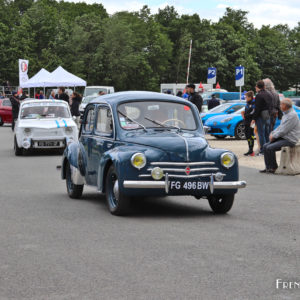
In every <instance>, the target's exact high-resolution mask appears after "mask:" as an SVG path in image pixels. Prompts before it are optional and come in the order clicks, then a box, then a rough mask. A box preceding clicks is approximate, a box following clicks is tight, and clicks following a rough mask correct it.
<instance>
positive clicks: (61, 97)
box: [55, 87, 69, 103]
mask: <svg viewBox="0 0 300 300" xmlns="http://www.w3.org/2000/svg"><path fill="white" fill-rule="evenodd" d="M55 99H58V100H63V101H66V102H68V103H69V96H68V95H67V94H66V93H65V88H64V87H60V88H59V89H58V94H56V95H55Z"/></svg>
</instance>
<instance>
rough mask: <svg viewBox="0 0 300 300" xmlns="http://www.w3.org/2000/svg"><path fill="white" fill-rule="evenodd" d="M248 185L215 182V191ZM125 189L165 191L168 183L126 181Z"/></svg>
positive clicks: (237, 182) (243, 182)
mask: <svg viewBox="0 0 300 300" xmlns="http://www.w3.org/2000/svg"><path fill="white" fill-rule="evenodd" d="M246 185H247V183H246V181H224V182H214V183H213V188H214V189H241V188H245V187H246ZM123 186H124V188H127V189H134V188H139V189H165V188H166V181H142V180H141V181H139V180H124V182H123Z"/></svg>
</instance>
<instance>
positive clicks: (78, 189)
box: [66, 161, 83, 199]
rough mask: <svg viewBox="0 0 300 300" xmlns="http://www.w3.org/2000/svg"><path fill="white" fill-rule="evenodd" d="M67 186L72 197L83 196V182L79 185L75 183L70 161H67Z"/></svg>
mask: <svg viewBox="0 0 300 300" xmlns="http://www.w3.org/2000/svg"><path fill="white" fill-rule="evenodd" d="M66 186H67V192H68V195H69V197H70V198H72V199H79V198H80V197H81V196H82V192H83V184H80V185H78V184H74V183H73V181H72V174H71V167H70V163H69V161H67V163H66Z"/></svg>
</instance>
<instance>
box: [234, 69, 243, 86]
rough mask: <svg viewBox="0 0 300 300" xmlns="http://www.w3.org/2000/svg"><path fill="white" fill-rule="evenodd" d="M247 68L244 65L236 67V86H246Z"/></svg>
mask: <svg viewBox="0 0 300 300" xmlns="http://www.w3.org/2000/svg"><path fill="white" fill-rule="evenodd" d="M244 84H245V68H244V67H243V66H239V67H235V86H244Z"/></svg>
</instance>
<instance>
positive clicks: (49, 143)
mask: <svg viewBox="0 0 300 300" xmlns="http://www.w3.org/2000/svg"><path fill="white" fill-rule="evenodd" d="M38 145H39V146H41V147H59V145H60V143H59V141H42V142H38Z"/></svg>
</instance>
